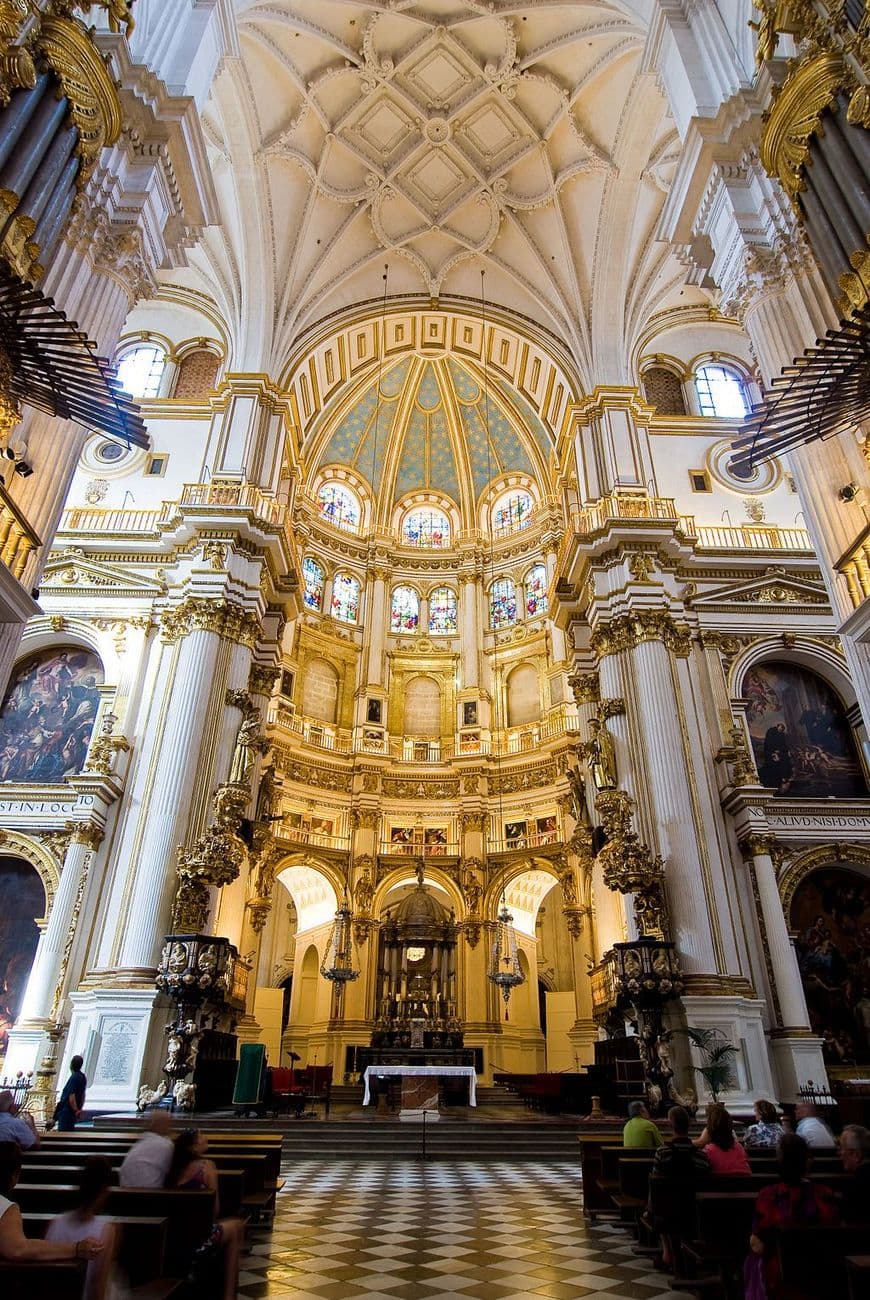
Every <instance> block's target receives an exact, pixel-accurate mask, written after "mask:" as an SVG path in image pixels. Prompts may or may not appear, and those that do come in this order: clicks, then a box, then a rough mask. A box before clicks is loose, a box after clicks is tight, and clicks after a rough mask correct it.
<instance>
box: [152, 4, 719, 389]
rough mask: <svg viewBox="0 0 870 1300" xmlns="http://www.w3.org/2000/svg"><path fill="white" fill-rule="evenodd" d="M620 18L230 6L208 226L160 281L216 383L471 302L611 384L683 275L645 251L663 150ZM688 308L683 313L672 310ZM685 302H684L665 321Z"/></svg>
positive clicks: (592, 11)
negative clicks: (320, 326)
mask: <svg viewBox="0 0 870 1300" xmlns="http://www.w3.org/2000/svg"><path fill="white" fill-rule="evenodd" d="M648 7H649V5H648V4H647V3H645V2H644V0H637V3H635V4H631V3H629V2H628V0H622V2H619V3H618V2H616V0H614V2H612V3H602V2H599V0H589V2H587V3H584V2H582V0H581V2H580V3H578V2H576V0H574V2H573V3H558V2H554V0H547V2H546V3H542V2H541V0H539V2H538V3H532V4H527V5H516V4H513V3H507V0H492V3H487V4H479V3H467V2H462V0H422V2H420V3H416V4H414V3H406V2H403V0H390V2H389V3H387V4H361V3H357V2H356V0H237V4H236V10H237V21H238V27H239V48H240V52H241V56H240V58H234V59H229V60H227V61H226V64H225V66H224V69H223V71H222V73H221V75H220V76H219V78H218V80H217V82H216V85H215V88H214V90H213V93H212V95H211V98H210V100H209V102H208V104H207V106H206V110H205V122H206V132H207V138H208V140H209V142H210V149H211V153H212V163H213V166H214V171H215V175H216V181H217V186H218V191H219V195H220V203H221V214H222V224H221V225H220V226H219V227H212V228H211V229H209V230H208V231H207V232H206V235H205V236H204V239H203V241H202V243H201V245H200V247H199V248H198V249H196V250H194V251H193V253H192V255H191V261H192V279H191V271H184V272H177V273H174V274H175V276H176V277H177V278H180V279H183V280H186V281H187V282H188V283H189V284H190V285H191V287H194V288H199V289H201V290H206V291H208V292H210V293H214V292H215V287H216V286H217V293H218V297H219V299H220V301H219V306H220V307H221V309H222V311H224V313H225V315H226V317H227V319H228V321H230V322H231V325H232V328H233V329H234V332H235V334H236V349H235V351H236V362H235V364H236V365H237V366H238V367H239V368H242V367H244V366H245V365H247V364H252V365H253V364H256V365H257V366H262V365H263V364H264V361H265V360H267V359H268V362H269V364H271V366H272V367H273V368H276V367H278V366H279V365H280V363H281V361H282V360H283V359H284V358H285V357H286V356H287V355H288V354H289V351H290V349H291V347H292V345H293V343H294V340H295V339H297V338H298V336H299V335H300V333H301V332H302V331H303V330H304V329H306V328H308V327H310V326H311V325H312V324H313V323H315V322H317V321H320V320H322V319H324V318H326V317H328V316H329V315H331V314H332V313H334V312H337V311H339V310H341V309H342V308H344V307H346V306H348V305H349V304H352V303H357V302H360V301H364V300H367V299H378V298H379V297H380V295H381V293H382V290H383V281H382V275H383V267H384V263H385V262H386V263H388V264H389V267H390V272H389V292H390V295H391V296H392V295H394V294H416V295H423V296H427V297H429V298H440V299H441V300H444V299H446V298H449V297H451V296H453V295H464V296H466V297H471V298H477V297H479V295H480V292H481V278H480V270H481V269H482V268H483V269H485V271H486V279H485V293H486V296H487V298H488V300H490V301H492V302H494V303H497V304H499V305H500V306H502V307H504V308H507V309H508V310H516V311H521V312H523V314H524V315H526V316H530V317H531V318H533V319H534V320H536V321H537V322H538V323H539V324H541V325H543V326H544V327H546V328H547V329H548V330H550V331H552V332H554V333H555V334H557V335H558V336H559V337H560V338H561V339H562V340H563V341H564V342H565V343H567V344H568V346H569V347H570V348H571V351H572V353H573V355H574V357H575V358H576V360H577V363H578V366H579V367H580V368H581V370H582V371H583V372H585V374H586V375H587V377H590V379H591V376H592V375H593V374H594V375H595V376H596V378H598V379H607V380H608V381H611V382H612V381H618V380H619V379H620V378H622V376H623V374H624V371H625V365H626V363H625V360H624V359H625V358H626V357H627V356H628V355H629V353H630V350H631V343H632V340H633V339H634V338H635V337H636V335H637V333H638V331H639V330H640V329H641V328H642V327H643V325H644V323H645V321H646V320H647V319H648V317H649V315H650V314H651V313H652V312H654V311H657V310H660V309H661V308H662V307H663V306H666V305H669V302H670V301H671V300H672V299H675V295H676V294H677V293H678V291H679V286H680V285H681V284H682V282H683V278H684V272H683V269H682V267H681V266H680V265H679V264H678V262H677V260H676V258H675V257H674V255H673V253H672V252H671V251H670V250H669V249H668V248H666V247H664V246H662V245H661V244H658V243H656V241H655V240H654V229H655V224H656V220H657V217H658V214H659V211H660V209H661V205H662V202H663V199H664V195H665V192H666V190H667V187H668V184H669V181H670V174H671V170H672V167H673V164H674V162H675V159H676V155H677V151H678V139H677V135H676V131H675V129H674V125H673V122H672V120H671V119H670V117H669V115H668V112H667V107H666V104H665V101H664V99H663V96H662V94H661V92H660V90H659V89H658V87H657V85H656V82H655V79H654V77H653V76H651V75H649V74H647V73H645V72H643V71H642V69H641V60H642V52H643V47H644V41H645V38H646V26H645V12H646V10H647V9H648ZM687 292H690V293H691V294H692V295H693V296H697V293H696V291H694V290H692V291H687ZM685 301H686V300H685V299H683V302H685Z"/></svg>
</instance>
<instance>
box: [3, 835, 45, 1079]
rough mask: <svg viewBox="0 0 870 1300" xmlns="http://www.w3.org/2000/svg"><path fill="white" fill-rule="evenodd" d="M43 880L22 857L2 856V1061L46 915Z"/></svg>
mask: <svg viewBox="0 0 870 1300" xmlns="http://www.w3.org/2000/svg"><path fill="white" fill-rule="evenodd" d="M45 910H46V908H45V890H44V888H43V884H42V881H41V880H40V879H39V876H38V875H37V873H36V872H35V871H34V869H33V867H31V866H30V864H29V863H27V862H22V861H21V859H20V858H10V857H0V1061H2V1059H3V1057H4V1056H5V1054H6V1047H7V1044H8V1041H9V1030H10V1029H11V1028H12V1026H13V1025H14V1024H15V1021H16V1019H17V1017H18V1015H19V1013H20V1011H21V1003H22V1000H23V998H24V990H25V987H26V985H27V980H28V977H29V975H30V968H31V966H32V965H33V958H34V955H35V953H36V945H37V942H38V941H39V928H38V926H37V924H36V922H37V920H38V919H39V918H41V917H43V916H44V915H45Z"/></svg>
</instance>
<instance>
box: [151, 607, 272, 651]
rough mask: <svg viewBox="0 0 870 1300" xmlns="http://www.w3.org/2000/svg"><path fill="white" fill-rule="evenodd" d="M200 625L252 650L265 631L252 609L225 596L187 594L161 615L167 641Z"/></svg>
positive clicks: (178, 638) (204, 629) (177, 638)
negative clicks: (185, 597)
mask: <svg viewBox="0 0 870 1300" xmlns="http://www.w3.org/2000/svg"><path fill="white" fill-rule="evenodd" d="M197 629H198V630H200V631H204V632H214V633H216V634H217V635H218V636H221V637H225V638H226V640H228V641H235V642H238V643H240V644H241V645H244V646H247V647H248V649H250V650H253V649H254V648H255V646H256V644H257V641H258V640H259V638H260V635H261V632H262V626H261V623H260V619H259V617H258V615H257V614H255V613H254V612H253V610H248V609H244V608H243V607H242V606H241V605H238V604H236V602H235V601H231V600H227V599H226V597H220V598H219V597H206V596H188V597H187V599H186V600H183V601H181V603H180V604H178V605H172V606H170V608H169V609H164V610H163V612H162V613H161V615H160V632H161V636H162V637H163V640H164V641H166V642H169V643H172V642H174V641H179V640H181V639H182V638H183V637H186V636H188V635H189V634H190V633H191V632H193V631H195V630H197Z"/></svg>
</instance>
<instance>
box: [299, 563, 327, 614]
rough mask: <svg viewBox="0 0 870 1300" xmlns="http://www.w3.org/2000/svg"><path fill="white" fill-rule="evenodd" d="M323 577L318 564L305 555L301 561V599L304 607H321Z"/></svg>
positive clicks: (318, 608)
mask: <svg viewBox="0 0 870 1300" xmlns="http://www.w3.org/2000/svg"><path fill="white" fill-rule="evenodd" d="M323 578H324V573H323V570H322V569H321V567H320V565H319V564H318V563H317V561H316V560H312V558H311V556H310V555H306V557H305V559H304V560H303V561H302V583H303V590H302V600H303V603H304V605H305V608H306V609H316V610H318V611H319V610H321V609H323Z"/></svg>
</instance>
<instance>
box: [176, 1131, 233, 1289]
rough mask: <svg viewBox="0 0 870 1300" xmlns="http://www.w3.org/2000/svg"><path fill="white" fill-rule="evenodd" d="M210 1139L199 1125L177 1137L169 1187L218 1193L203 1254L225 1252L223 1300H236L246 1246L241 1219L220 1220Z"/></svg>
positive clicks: (223, 1260)
mask: <svg viewBox="0 0 870 1300" xmlns="http://www.w3.org/2000/svg"><path fill="white" fill-rule="evenodd" d="M207 1150H208V1139H207V1137H206V1136H205V1134H204V1133H203V1132H201V1131H200V1130H199V1129H196V1128H186V1129H184V1130H183V1131H182V1132H181V1133H179V1135H178V1137H177V1138H176V1139H175V1149H174V1151H173V1154H172V1163H171V1164H170V1166H169V1173H168V1175H167V1178H166V1186H167V1187H177V1188H179V1189H181V1188H185V1187H187V1188H192V1189H195V1190H203V1189H204V1190H206V1191H209V1192H212V1193H213V1194H214V1208H215V1222H214V1224H213V1225H212V1230H211V1232H210V1233H209V1236H208V1239H207V1240H206V1241H204V1242H203V1244H202V1246H201V1247H200V1251H199V1252H197V1253H198V1254H200V1253H206V1254H207V1255H209V1256H210V1255H212V1254H214V1255H218V1254H220V1255H222V1257H223V1258H222V1263H223V1278H224V1289H223V1300H236V1292H237V1290H238V1284H239V1255H240V1253H241V1246H242V1222H241V1219H219V1218H218V1215H219V1213H220V1207H219V1204H218V1176H217V1169H216V1167H215V1163H214V1161H213V1160H207V1159H206V1158H205V1153H206V1151H207Z"/></svg>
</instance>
